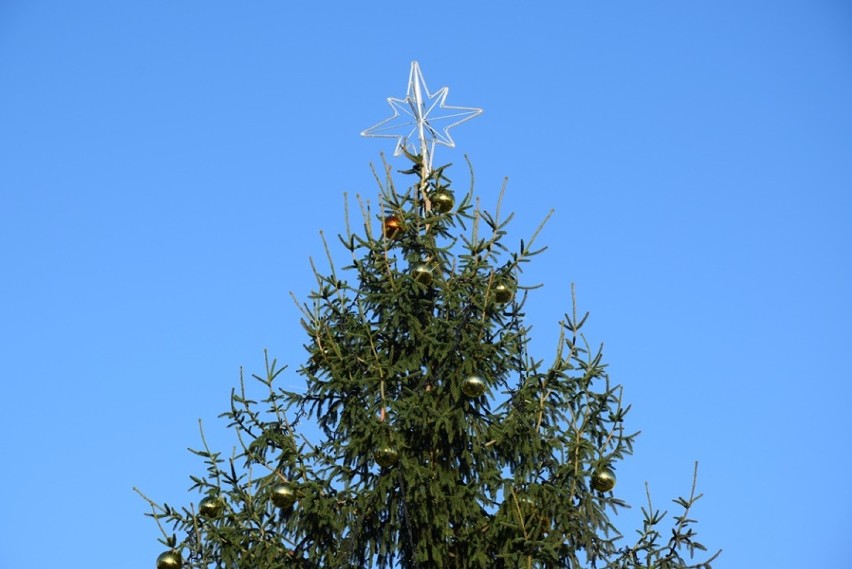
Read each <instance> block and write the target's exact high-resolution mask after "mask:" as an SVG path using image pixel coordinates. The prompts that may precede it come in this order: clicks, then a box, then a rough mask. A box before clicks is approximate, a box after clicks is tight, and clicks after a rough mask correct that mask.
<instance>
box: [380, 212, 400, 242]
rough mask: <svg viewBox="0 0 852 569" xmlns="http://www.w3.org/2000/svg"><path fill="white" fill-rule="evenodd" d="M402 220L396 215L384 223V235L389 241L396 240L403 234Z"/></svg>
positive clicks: (390, 216) (386, 218) (388, 217)
mask: <svg viewBox="0 0 852 569" xmlns="http://www.w3.org/2000/svg"><path fill="white" fill-rule="evenodd" d="M402 228H403V226H402V220H401V219H400V218H398V217H397V216H395V215H389V216H387V217H385V219H384V221H383V222H382V233H383V234H384V236H385V238H387V239H396V238H397V237H399V234H400V233H402Z"/></svg>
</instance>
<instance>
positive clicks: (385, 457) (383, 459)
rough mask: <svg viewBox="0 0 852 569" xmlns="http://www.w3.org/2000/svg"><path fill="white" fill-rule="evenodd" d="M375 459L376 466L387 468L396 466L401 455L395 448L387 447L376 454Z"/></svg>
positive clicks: (374, 454)
mask: <svg viewBox="0 0 852 569" xmlns="http://www.w3.org/2000/svg"><path fill="white" fill-rule="evenodd" d="M373 458H374V459H375V460H376V464H378V465H379V466H382V467H384V468H387V467H389V466H393V465H394V464H396V461H397V459H398V458H399V454H398V453H397V452H396V449H395V448H393V447H390V446H386V447H383V448H380V449H379V450H377V451H376V452H374V453H373Z"/></svg>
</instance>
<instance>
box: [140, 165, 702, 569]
mask: <svg viewBox="0 0 852 569" xmlns="http://www.w3.org/2000/svg"><path fill="white" fill-rule="evenodd" d="M406 156H407V157H408V159H409V160H410V161H411V168H410V169H408V170H406V171H404V174H406V175H409V176H411V177H410V178H408V179H409V180H410V186H409V187H408V188H407V189H405V190H402V191H400V190H398V189H397V187H396V185H395V183H394V175H393V172H392V169H391V168H390V167H389V166H388V165H387V164H385V169H384V172H383V173H382V175H381V176H380V175H378V174H377V175H376V179H377V181H378V182H379V185H380V188H381V194H380V195H381V200H380V208H381V211H380V212H378V213H377V214H374V213H373V212H372V211H371V209H370V206H369V204H363V203H362V204H361V209H362V213H363V220H364V223H363V226H362V227H361V228H360V231H352V230H351V228H350V226H349V220H348V216H347V223H346V231H345V234H343V235H341V236H340V242H341V244H342V246H343V247H344V248H345V249H346V250H347V251H349V253H351V263H349V264H348V266H345V267H342V269H341V270H339V271H338V270H337V269H336V268H335V266H334V263H333V262H332V255H331V254H330V251H329V250H328V245H327V244H326V250H327V252H328V253H329V254H328V259H329V268H328V270H326V271H324V272H323V271H319V270H317V269H316V268H315V269H314V271H315V274H316V279H317V287H316V290H314V291H313V292H312V293H311V295H310V299H309V302H308V303H305V304H302V305H301V308H302V311H303V319H302V325H303V327H304V329H305V332H306V334H307V343H306V345H305V348H306V350H307V357H306V361H305V363H304V365H302V367H301V368H300V369H299V370H298V373H299V374H300V375H301V376H303V377H304V380H305V390H304V391H289V390H286V389H283V388H281V387H279V386H278V383H277V382H278V378H279V377H281V375H282V374H283V373H284V372H285V369H284V368H283V367H279V366H278V365H277V363H276V361H275V360H272V361H269V360H268V359H267V364H266V370H265V373H264V374H263V375H260V376H255V378H256V379H257V381H258V382H259V384H261V385H262V386H263V388H262V389H263V396H262V398H261V399H259V400H255V399H252V398H251V396H250V395H249V393H248V392H247V390H246V386H245V384H244V382H243V381H242V380H241V382H240V388H239V390H235V391H234V392H232V394H231V402H230V409H229V410H228V411H226V412H225V413H224V414H223V416H224V417H225V418H227V420H228V421H229V426H231V427H233V429H234V430H235V432H236V435H237V441H238V446H237V449H238V452H236V453H235V454H234V455H233V456H229V457H224V456H222V454H221V453H219V452H215V451H213V450H211V449H210V448H208V446H207V443H206V441H204V437H203V433H202V442H203V448H202V449H201V450H195V451H193V452H194V453H195V454H197V455H198V456H200V457H201V458H202V459H203V461H204V462H205V464H206V474H204V475H201V476H192V477H191V480H192V487H191V490H193V491H197V492H198V493H199V494H200V496H201V500H200V501H199V503H198V504H197V505H196V506H190V507H188V508H187V507H184V508H179V509H175V508H173V507H170V506H168V505H160V504H158V503H157V502H155V501H153V500H151V499H149V498H147V497H145V499H146V500H148V502H149V503H150V505H151V507H152V512H151V514H150V515H151V516H153V517H154V518H155V519H156V521H157V524H158V525H159V526H160V529H161V531H162V532H163V538H162V540H161V541H162V542H163V543H164V545H165V546H166V547H167V551H165V552H164V553H163V554H162V555H161V556H160V557H159V558H158V560H157V566H158V568H159V569H170V568H179V567H181V566H186V567H193V568H208V567H215V568H222V569H225V568H227V569H235V568H244V569H278V568H287V567H294V568H310V569H314V568H316V569H319V568H350V567H356V568H366V567H376V568H391V567H400V568H406V569H408V568H416V569H441V568H459V569H472V568H522V567H523V568H533V567H537V568H545V567H546V568H551V567H553V568H556V567H566V568H567V567H570V568H578V567H613V568H639V567H643V568H649V567H654V568H659V569H663V568H675V567H707V568H709V567H710V561H712V560H713V559H714V558H715V557H716V555H718V554H716V555H713V556H711V557H710V558H709V559H707V560H703V561H695V560H693V554H694V550H696V549H698V550H704V549H705V548H704V546H703V545H701V544H700V543H699V542H697V541H696V540H695V532H694V530H693V524H694V520H692V519H691V518H690V517H689V510H690V508H691V506H692V505H693V503H694V502H695V500H697V499H698V498H699V496H698V495H696V494H695V489H694V482H693V490H692V493H691V494H690V495H689V497H688V498H679V499H678V500H676V501H675V502H676V503H677V504H678V505H679V507H680V508H682V512H681V513H680V514H679V515H677V516H676V517H674V523H673V525H672V527H671V528H669V529H667V530H663V529H662V528H661V525H662V522H663V518H664V516H665V514H664V513H661V512H659V511H658V510H655V509H653V508H652V507H651V505H650V501H649V505H648V506H647V508H643V512H644V514H645V521H644V524H643V527H642V529H641V531H639V532H638V533H639V537H638V539H637V540H636V541H635V543H632V544H631V545H624V544H623V541H624V540H623V538H622V536H621V534H620V533H619V531H618V530H617V529H616V527H615V526H614V524H613V522H612V520H611V517H610V516H611V515H613V514H615V513H617V511H618V509H619V508H622V507H625V506H626V504H624V502H622V501H621V500H620V499H618V498H617V496H616V495H615V493H614V492H613V489H614V484H615V469H616V466H617V464H618V462H619V461H620V460H621V459H622V458H624V456H625V455H628V454H630V453H631V452H632V446H633V441H634V438H635V436H636V435H635V434H632V433H630V432H629V431H626V430H625V426H624V420H625V415H626V414H627V410H628V406H626V405H625V404H624V403H623V402H622V388H621V386H619V385H616V384H614V383H611V382H610V379H609V377H608V375H607V372H606V366H605V364H604V363H603V358H602V353H601V351H600V349H593V348H591V347H590V345H589V344H588V343H587V342H586V340H585V338H584V337H583V335H582V334H581V329H582V327H583V323H584V322H585V321H586V316H587V315H582V316H578V313H577V311H576V304H575V303H574V306H573V307H572V308H571V311H570V314H566V315H565V317H564V319H563V320H562V321H561V331H560V338H559V343H558V347H557V349H556V353H555V354H554V356H553V357H552V360H548V362H549V363H545V360H542V359H536V358H535V357H534V356H533V355H532V354H530V353H529V350H528V348H529V341H530V336H529V327H528V325H526V324H525V322H524V312H523V309H524V301H525V299H526V296H527V294H528V293H529V291H530V290H531V289H532V288H534V287H530V286H529V285H528V284H526V283H523V282H522V279H521V278H520V277H521V270H522V268H523V266H524V264H525V263H527V262H529V261H530V260H531V259H532V258H533V257H534V256H535V255H536V254H538V253H539V252H540V251H541V250H535V249H533V246H532V245H533V241H534V239H535V235H533V236H532V238H531V239H530V240H529V241H528V242H526V243H525V242H524V241H521V244H520V247H519V248H518V249H517V250H515V251H511V250H510V249H509V248H507V247H506V245H505V244H504V238H505V235H506V224H507V223H508V222H509V220H510V218H511V216H509V217H508V218H507V219H505V220H503V219H501V218H500V217H499V206H498V214H493V215H492V214H490V213H488V212H487V211H483V210H482V209H480V208H479V207H478V206H477V205H476V201H475V198H474V195H473V187H472V184H471V189H470V190H469V191H468V192H467V193H466V194H465V195H464V196H461V198H460V199H458V200H457V199H456V196H455V192H454V190H453V188H451V182H450V180H449V179H448V177H447V167H441V168H437V169H434V170H432V169H431V167H430V166H431V165H430V163H429V161H428V160H427V157H426V152H423V153H421V154H418V155H414V154H409V153H407V152H406ZM376 222H379V223H380V226H381V230H380V231H376V230H375V229H374V225H375V224H376ZM536 233H538V231H537V232H536ZM572 300H573V294H572ZM307 423H311V424H315V425H316V426H318V428H319V432H320V433H321V434H320V435H318V436H316V437H315V438H317V439H319V440H309V439H308V438H307V437H305V436H303V435H302V434H300V432H301V431H303V430H304V427H305V425H306V424H307ZM143 497H144V495H143ZM178 536H180V537H178Z"/></svg>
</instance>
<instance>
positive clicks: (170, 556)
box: [157, 551, 183, 569]
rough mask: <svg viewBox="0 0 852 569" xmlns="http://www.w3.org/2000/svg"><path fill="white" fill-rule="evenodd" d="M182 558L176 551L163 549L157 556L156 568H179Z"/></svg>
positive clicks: (181, 564)
mask: <svg viewBox="0 0 852 569" xmlns="http://www.w3.org/2000/svg"><path fill="white" fill-rule="evenodd" d="M182 566H183V558H182V557H181V556H180V553H178V552H177V551H164V552H162V553H161V554H160V555H158V556H157V569H180V568H181V567H182Z"/></svg>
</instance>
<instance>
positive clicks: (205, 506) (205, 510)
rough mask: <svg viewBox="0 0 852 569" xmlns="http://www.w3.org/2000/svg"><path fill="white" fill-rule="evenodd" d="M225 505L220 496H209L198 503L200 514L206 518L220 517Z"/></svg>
mask: <svg viewBox="0 0 852 569" xmlns="http://www.w3.org/2000/svg"><path fill="white" fill-rule="evenodd" d="M224 507H225V505H224V504H223V503H222V499H221V498H219V497H218V496H207V497H206V498H204V499H202V500H201V501H200V502H199V503H198V514H199V515H200V516H202V517H205V518H218V517H219V514H221V513H222V509H223V508H224Z"/></svg>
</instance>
